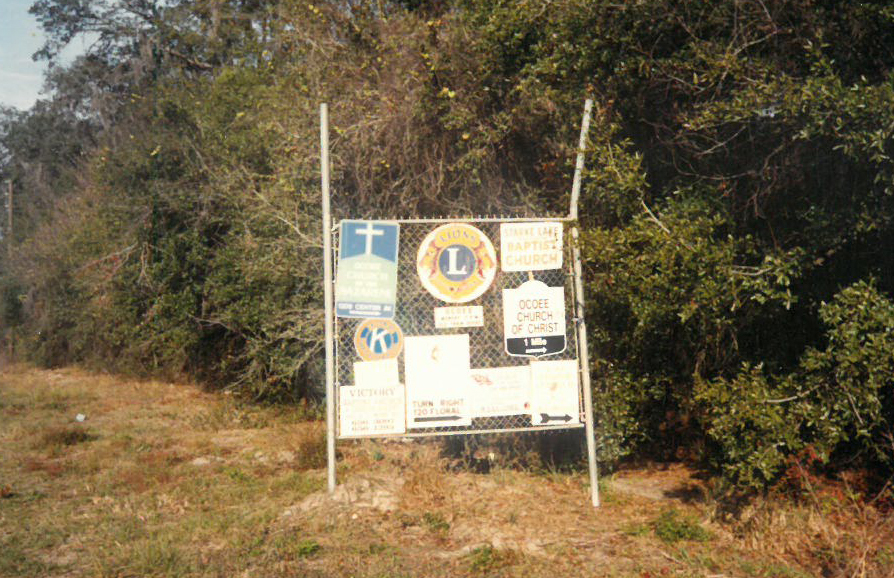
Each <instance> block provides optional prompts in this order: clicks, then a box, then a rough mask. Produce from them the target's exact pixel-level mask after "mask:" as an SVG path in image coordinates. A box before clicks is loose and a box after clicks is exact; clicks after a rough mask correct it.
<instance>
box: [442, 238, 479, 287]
mask: <svg viewBox="0 0 894 578" xmlns="http://www.w3.org/2000/svg"><path fill="white" fill-rule="evenodd" d="M477 268H478V259H476V258H475V253H474V252H473V251H472V250H471V249H470V248H468V247H466V246H465V245H450V246H448V247H445V248H444V249H443V250H442V251H441V254H440V255H438V270H439V271H440V272H441V275H443V276H444V277H446V278H447V279H448V280H450V281H454V282H459V281H465V280H466V279H468V278H469V277H471V276H472V275H474V274H475V273H476V269H477Z"/></svg>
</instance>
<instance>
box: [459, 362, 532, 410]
mask: <svg viewBox="0 0 894 578" xmlns="http://www.w3.org/2000/svg"><path fill="white" fill-rule="evenodd" d="M471 374H472V388H471V392H470V394H471V398H472V415H473V416H474V417H495V416H502V415H524V414H530V413H531V403H530V401H531V369H530V368H529V367H527V366H525V365H518V366H515V367H489V368H480V369H472V370H471Z"/></svg>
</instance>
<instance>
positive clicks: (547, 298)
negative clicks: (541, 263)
mask: <svg viewBox="0 0 894 578" xmlns="http://www.w3.org/2000/svg"><path fill="white" fill-rule="evenodd" d="M503 334H504V336H505V343H506V353H508V354H509V355H515V356H521V357H541V356H544V355H554V354H556V353H561V352H563V351H565V288H564V287H549V286H548V285H547V284H546V283H544V282H542V281H536V280H531V281H525V282H524V283H522V284H521V286H519V287H518V288H517V289H503Z"/></svg>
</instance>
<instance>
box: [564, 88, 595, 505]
mask: <svg viewBox="0 0 894 578" xmlns="http://www.w3.org/2000/svg"><path fill="white" fill-rule="evenodd" d="M592 111H593V100H592V99H590V98H588V99H587V100H586V102H585V103H584V118H583V121H582V122H581V127H580V140H579V141H578V145H577V161H576V162H575V166H574V181H573V182H572V184H571V206H570V207H569V217H570V218H571V219H572V220H577V205H578V201H579V200H580V181H581V174H582V173H583V170H584V154H585V152H586V147H587V133H588V132H589V131H590V114H591V113H592ZM571 243H572V245H571V253H572V258H573V260H574V316H575V319H576V320H577V332H578V333H577V343H578V347H579V353H580V355H579V358H580V371H581V382H582V385H583V387H582V389H583V394H584V420H585V424H586V434H585V435H586V436H587V462H588V464H589V469H590V493H591V495H592V498H593V505H594V506H599V479H598V477H599V476H598V472H597V468H596V434H595V428H594V425H593V391H592V389H591V384H590V353H589V348H588V347H587V323H586V321H585V313H586V312H585V310H584V284H583V271H582V266H581V259H580V244H579V234H578V230H577V227H576V226H574V227H572V229H571Z"/></svg>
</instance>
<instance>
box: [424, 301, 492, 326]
mask: <svg viewBox="0 0 894 578" xmlns="http://www.w3.org/2000/svg"><path fill="white" fill-rule="evenodd" d="M483 326H484V307H482V306H481V305H468V306H465V307H435V327H436V328H438V329H453V328H455V327H483Z"/></svg>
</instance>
